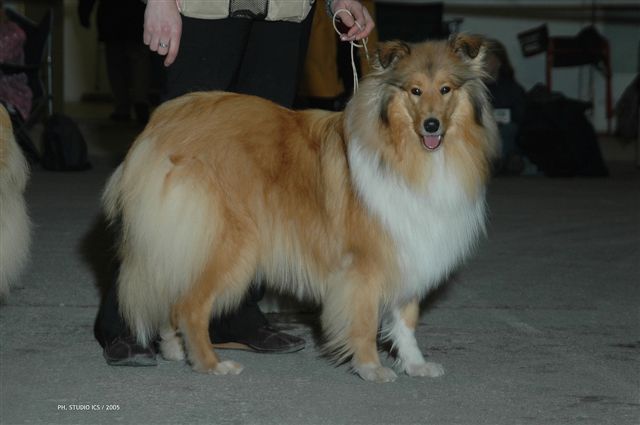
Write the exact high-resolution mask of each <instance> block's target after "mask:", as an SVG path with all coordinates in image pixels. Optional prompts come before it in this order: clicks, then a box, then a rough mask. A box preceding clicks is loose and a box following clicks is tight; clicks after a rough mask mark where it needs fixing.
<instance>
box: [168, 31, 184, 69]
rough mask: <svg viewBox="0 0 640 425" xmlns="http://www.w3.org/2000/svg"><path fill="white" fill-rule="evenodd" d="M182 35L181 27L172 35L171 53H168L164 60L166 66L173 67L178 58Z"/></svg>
mask: <svg viewBox="0 0 640 425" xmlns="http://www.w3.org/2000/svg"><path fill="white" fill-rule="evenodd" d="M181 34H182V28H181V26H180V27H179V28H174V30H173V31H172V33H171V43H170V44H169V52H168V53H167V57H166V58H165V59H164V66H169V65H171V64H172V63H173V62H174V61H175V60H176V57H177V56H178V50H179V49H180V37H181Z"/></svg>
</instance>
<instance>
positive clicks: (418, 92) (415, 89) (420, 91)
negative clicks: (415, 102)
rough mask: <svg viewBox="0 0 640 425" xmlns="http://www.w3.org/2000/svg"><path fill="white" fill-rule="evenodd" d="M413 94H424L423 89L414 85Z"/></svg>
mask: <svg viewBox="0 0 640 425" xmlns="http://www.w3.org/2000/svg"><path fill="white" fill-rule="evenodd" d="M411 94H412V95H414V96H420V95H421V94H422V90H420V89H419V88H418V87H414V88H412V89H411Z"/></svg>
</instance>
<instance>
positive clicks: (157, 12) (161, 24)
mask: <svg viewBox="0 0 640 425" xmlns="http://www.w3.org/2000/svg"><path fill="white" fill-rule="evenodd" d="M181 35H182V17H181V16H180V11H179V10H178V5H177V4H176V2H175V1H167V0H148V1H147V8H146V9H145V11H144V35H143V41H144V44H146V45H147V46H149V49H151V50H152V51H154V52H157V53H158V54H159V55H162V56H166V58H165V60H164V66H169V65H171V64H172V63H173V61H174V60H175V59H176V56H178V50H179V48H180V36H181Z"/></svg>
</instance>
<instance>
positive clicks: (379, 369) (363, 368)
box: [354, 364, 398, 382]
mask: <svg viewBox="0 0 640 425" xmlns="http://www.w3.org/2000/svg"><path fill="white" fill-rule="evenodd" d="M354 370H355V371H356V373H357V374H358V375H360V377H361V378H362V379H364V380H365V381H371V382H393V381H395V380H396V378H397V377H398V375H396V374H395V372H394V371H393V370H391V369H389V368H388V367H384V366H380V365H374V364H366V365H360V366H355V367H354Z"/></svg>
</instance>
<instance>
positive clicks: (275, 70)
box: [95, 9, 314, 345]
mask: <svg viewBox="0 0 640 425" xmlns="http://www.w3.org/2000/svg"><path fill="white" fill-rule="evenodd" d="M313 12H314V9H312V10H311V13H310V14H309V16H308V17H307V19H305V21H303V22H302V23H292V22H267V21H251V20H248V19H242V18H231V19H219V20H208V19H193V18H187V17H183V18H182V38H181V42H180V49H179V51H178V56H177V58H176V61H175V62H174V63H173V64H172V65H171V66H170V67H169V68H168V69H167V78H166V81H167V83H166V94H165V98H166V99H167V100H168V99H172V98H175V97H178V96H181V95H183V94H186V93H190V92H193V91H199V90H224V91H233V92H237V93H245V94H252V95H256V96H260V97H264V98H266V99H270V100H272V101H274V102H276V103H279V104H281V105H283V106H286V107H291V106H292V105H293V102H294V100H295V96H296V91H297V87H298V82H299V80H300V75H301V74H302V67H303V65H304V59H305V55H306V50H307V44H308V42H309V34H310V31H311V21H312V19H313ZM114 280H115V279H114ZM251 288H252V289H251V290H250V291H249V294H248V295H247V297H246V298H245V300H244V302H243V303H242V304H241V305H240V307H239V308H238V310H236V311H235V312H232V313H230V314H227V315H225V316H223V317H221V318H218V319H214V320H213V321H212V323H211V327H212V328H213V329H214V330H215V332H213V335H214V342H219V341H225V340H229V339H233V337H234V336H237V335H247V334H248V333H250V332H252V331H253V330H254V329H255V328H257V327H259V326H261V325H264V324H266V323H267V321H266V319H265V317H264V315H263V314H262V312H261V311H260V309H259V308H258V304H257V302H258V301H259V300H260V299H261V298H262V294H263V292H264V291H263V290H262V289H261V287H260V285H256V284H254V285H252V287H251ZM95 330H96V336H97V337H98V340H99V341H100V343H101V344H102V345H104V343H105V342H107V341H111V340H113V339H114V338H116V337H118V336H123V335H125V334H126V332H127V327H126V324H125V323H124V321H123V320H122V317H121V315H120V313H119V309H118V298H117V287H116V284H115V282H114V284H112V285H111V287H110V288H109V289H108V291H107V293H106V295H105V297H104V299H103V301H102V304H101V306H100V310H99V311H98V317H97V318H96V326H95Z"/></svg>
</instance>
